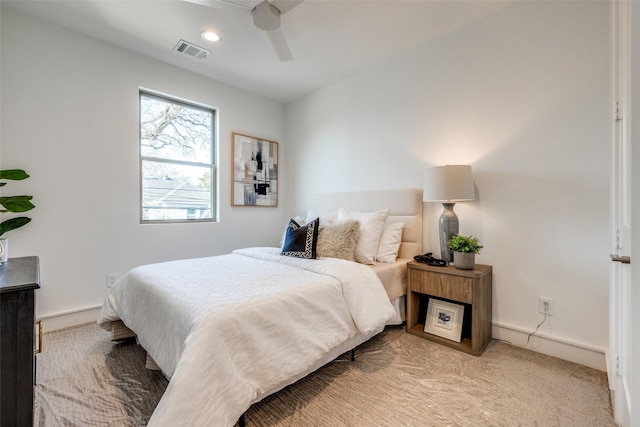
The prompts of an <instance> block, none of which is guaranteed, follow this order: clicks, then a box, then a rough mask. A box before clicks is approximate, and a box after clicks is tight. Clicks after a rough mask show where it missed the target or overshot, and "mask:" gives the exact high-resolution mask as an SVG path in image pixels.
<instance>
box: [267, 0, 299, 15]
mask: <svg viewBox="0 0 640 427" xmlns="http://www.w3.org/2000/svg"><path fill="white" fill-rule="evenodd" d="M303 1H304V0H273V1H272V2H271V4H272V5H273V6H275V7H276V8H277V9H278V10H279V11H280V14H281V15H284V14H285V13H287V12H289V11H290V10H291V9H293V8H294V7H296V6H298V5H299V4H300V3H302V2H303Z"/></svg>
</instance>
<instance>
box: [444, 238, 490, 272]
mask: <svg viewBox="0 0 640 427" xmlns="http://www.w3.org/2000/svg"><path fill="white" fill-rule="evenodd" d="M483 247H484V246H482V245H481V244H480V241H479V240H478V238H477V237H473V236H462V235H459V234H456V235H454V236H452V237H451V239H449V249H451V251H452V252H453V265H454V266H455V267H456V268H458V269H461V270H473V267H474V266H475V263H476V259H475V255H476V254H479V253H480V250H481V249H482V248H483Z"/></svg>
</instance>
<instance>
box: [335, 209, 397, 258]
mask: <svg viewBox="0 0 640 427" xmlns="http://www.w3.org/2000/svg"><path fill="white" fill-rule="evenodd" d="M388 216H389V209H383V210H379V211H375V212H359V211H350V210H347V209H344V208H340V209H338V220H339V221H346V220H350V219H355V220H358V221H360V239H358V244H357V245H356V253H355V258H356V261H357V262H359V263H362V264H375V261H376V254H377V253H378V245H379V244H380V237H381V236H382V231H383V230H384V223H385V221H386V220H387V217H388Z"/></svg>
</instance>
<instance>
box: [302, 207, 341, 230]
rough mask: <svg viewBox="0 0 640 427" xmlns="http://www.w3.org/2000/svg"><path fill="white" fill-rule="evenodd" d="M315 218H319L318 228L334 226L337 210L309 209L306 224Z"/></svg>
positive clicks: (336, 220)
mask: <svg viewBox="0 0 640 427" xmlns="http://www.w3.org/2000/svg"><path fill="white" fill-rule="evenodd" d="M316 218H320V228H322V227H324V226H325V225H329V224H335V223H336V222H338V210H337V209H335V210H328V211H321V210H319V209H316V208H311V209H309V212H307V221H306V222H309V221H313V220H314V219H316Z"/></svg>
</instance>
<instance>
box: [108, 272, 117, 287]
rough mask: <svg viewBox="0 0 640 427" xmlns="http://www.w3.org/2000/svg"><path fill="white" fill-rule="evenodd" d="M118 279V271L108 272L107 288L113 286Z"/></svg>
mask: <svg viewBox="0 0 640 427" xmlns="http://www.w3.org/2000/svg"><path fill="white" fill-rule="evenodd" d="M116 280H118V274H116V273H109V274H107V288H110V287H111V286H113V284H114V283H116Z"/></svg>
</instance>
